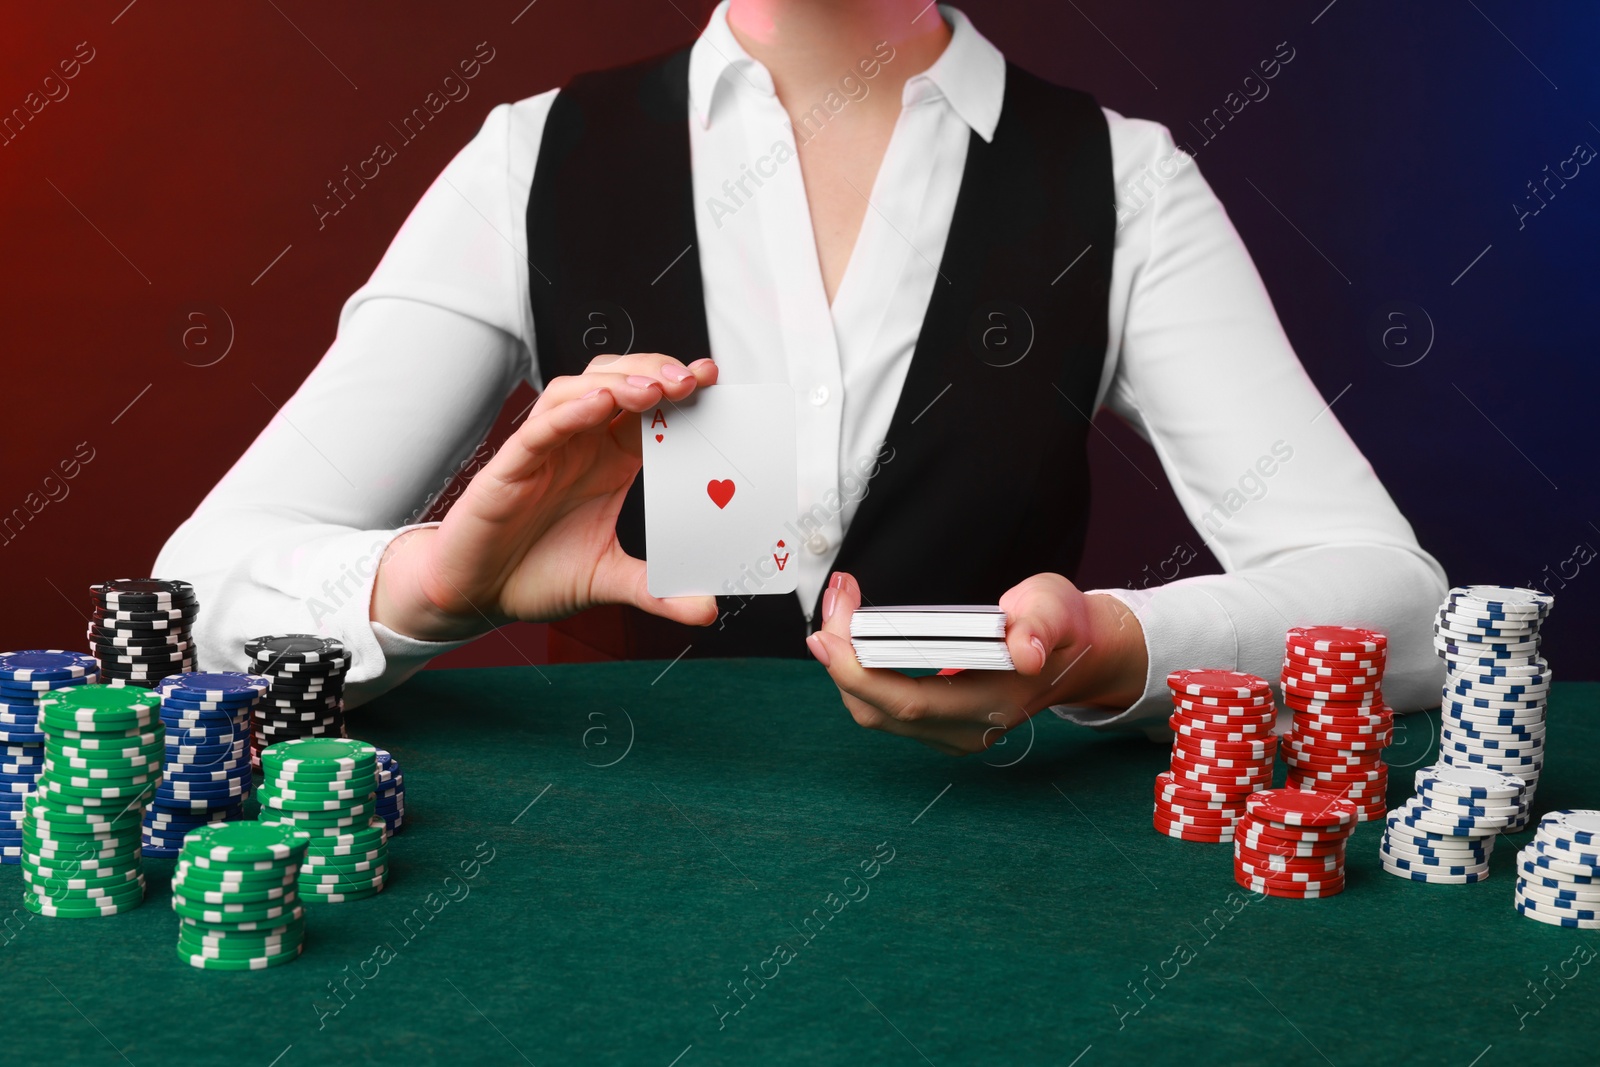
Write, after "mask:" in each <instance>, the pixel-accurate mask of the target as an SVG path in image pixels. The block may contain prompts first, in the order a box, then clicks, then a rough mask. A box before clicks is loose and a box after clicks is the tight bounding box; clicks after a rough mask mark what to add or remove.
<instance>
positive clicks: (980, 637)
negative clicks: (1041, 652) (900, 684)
mask: <svg viewBox="0 0 1600 1067" xmlns="http://www.w3.org/2000/svg"><path fill="white" fill-rule="evenodd" d="M1005 637H1006V615H1005V612H1003V611H1001V610H1000V609H999V608H998V607H995V606H994V605H988V604H924V605H912V606H907V607H892V608H858V609H857V610H856V612H855V614H853V615H851V616H850V643H851V644H852V645H854V646H855V650H856V659H857V660H859V661H860V663H861V665H862V666H863V667H890V668H894V669H897V670H915V669H917V668H929V669H934V670H980V671H1009V670H1012V669H1014V665H1013V664H1012V662H1011V653H1010V651H1009V650H1008V649H1007V648H1006V641H1005Z"/></svg>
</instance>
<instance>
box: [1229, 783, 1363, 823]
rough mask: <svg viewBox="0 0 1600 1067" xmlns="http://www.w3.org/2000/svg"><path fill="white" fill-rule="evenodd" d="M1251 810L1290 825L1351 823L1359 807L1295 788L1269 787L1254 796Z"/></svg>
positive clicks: (1251, 812) (1255, 813) (1271, 820)
mask: <svg viewBox="0 0 1600 1067" xmlns="http://www.w3.org/2000/svg"><path fill="white" fill-rule="evenodd" d="M1249 811H1250V814H1251V815H1254V816H1255V817H1256V818H1258V819H1262V820H1265V821H1268V822H1276V823H1283V824H1285V825H1288V826H1348V825H1349V824H1350V823H1352V822H1354V821H1355V814H1356V813H1355V806H1354V805H1352V804H1348V803H1346V802H1344V801H1342V800H1338V799H1335V798H1332V797H1324V796H1321V795H1316V796H1313V795H1311V794H1308V793H1302V792H1300V791H1298V790H1294V789H1266V790H1262V791H1261V792H1259V793H1257V794H1256V795H1255V796H1253V797H1251V798H1250V804H1249Z"/></svg>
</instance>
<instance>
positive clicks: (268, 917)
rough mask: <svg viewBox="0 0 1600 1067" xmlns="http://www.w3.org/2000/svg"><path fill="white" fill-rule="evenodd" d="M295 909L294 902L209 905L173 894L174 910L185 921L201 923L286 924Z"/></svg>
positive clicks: (179, 894)
mask: <svg viewBox="0 0 1600 1067" xmlns="http://www.w3.org/2000/svg"><path fill="white" fill-rule="evenodd" d="M293 908H294V904H293V902H278V903H272V904H207V903H204V902H203V901H195V900H190V899H188V898H187V897H185V896H183V895H182V894H181V893H177V892H174V893H173V894H172V910H173V911H175V912H177V913H178V914H179V915H181V916H183V917H184V918H185V919H194V920H197V921H198V922H201V923H213V922H215V923H263V922H274V923H281V922H286V921H288V919H289V918H290V912H291V910H292V909H293Z"/></svg>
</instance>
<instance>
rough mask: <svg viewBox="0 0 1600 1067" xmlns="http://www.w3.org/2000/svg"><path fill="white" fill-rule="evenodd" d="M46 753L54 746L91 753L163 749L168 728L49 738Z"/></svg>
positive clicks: (46, 742)
mask: <svg viewBox="0 0 1600 1067" xmlns="http://www.w3.org/2000/svg"><path fill="white" fill-rule="evenodd" d="M44 745H45V751H46V752H48V751H49V750H50V747H51V746H52V745H55V746H56V747H58V748H62V749H88V750H89V751H91V752H106V753H112V752H119V751H126V750H128V749H136V750H138V751H140V752H143V751H146V750H148V749H150V748H162V747H164V746H165V745H166V727H165V726H162V727H159V728H157V729H154V730H143V731H139V730H135V731H134V732H133V733H132V734H131V735H127V734H122V735H118V734H112V735H109V736H108V735H103V734H91V735H89V736H87V737H73V738H67V737H61V736H57V737H48V738H46V739H45V742H44Z"/></svg>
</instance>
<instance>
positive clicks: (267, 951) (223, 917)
mask: <svg viewBox="0 0 1600 1067" xmlns="http://www.w3.org/2000/svg"><path fill="white" fill-rule="evenodd" d="M309 840H310V835H309V834H307V833H303V832H301V831H299V830H298V829H296V828H294V827H291V826H285V825H282V824H279V823H275V822H230V823H219V824H216V825H212V826H204V827H201V828H199V829H196V830H194V831H193V832H192V833H190V834H189V835H188V836H187V837H185V838H184V839H183V847H182V849H181V850H180V852H179V855H178V866H177V869H176V871H174V873H173V877H172V910H173V911H175V912H177V913H178V958H179V959H180V960H182V961H183V962H184V963H187V964H188V965H189V966H191V967H196V968H199V969H201V970H207V971H258V970H263V969H265V968H267V967H277V966H279V965H280V964H284V963H291V962H293V961H294V960H295V959H296V958H298V957H299V955H300V950H301V946H302V942H303V939H304V936H305V908H303V907H302V906H301V904H300V891H299V885H300V871H301V869H302V865H303V863H304V861H305V858H306V846H307V843H308V841H309Z"/></svg>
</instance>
